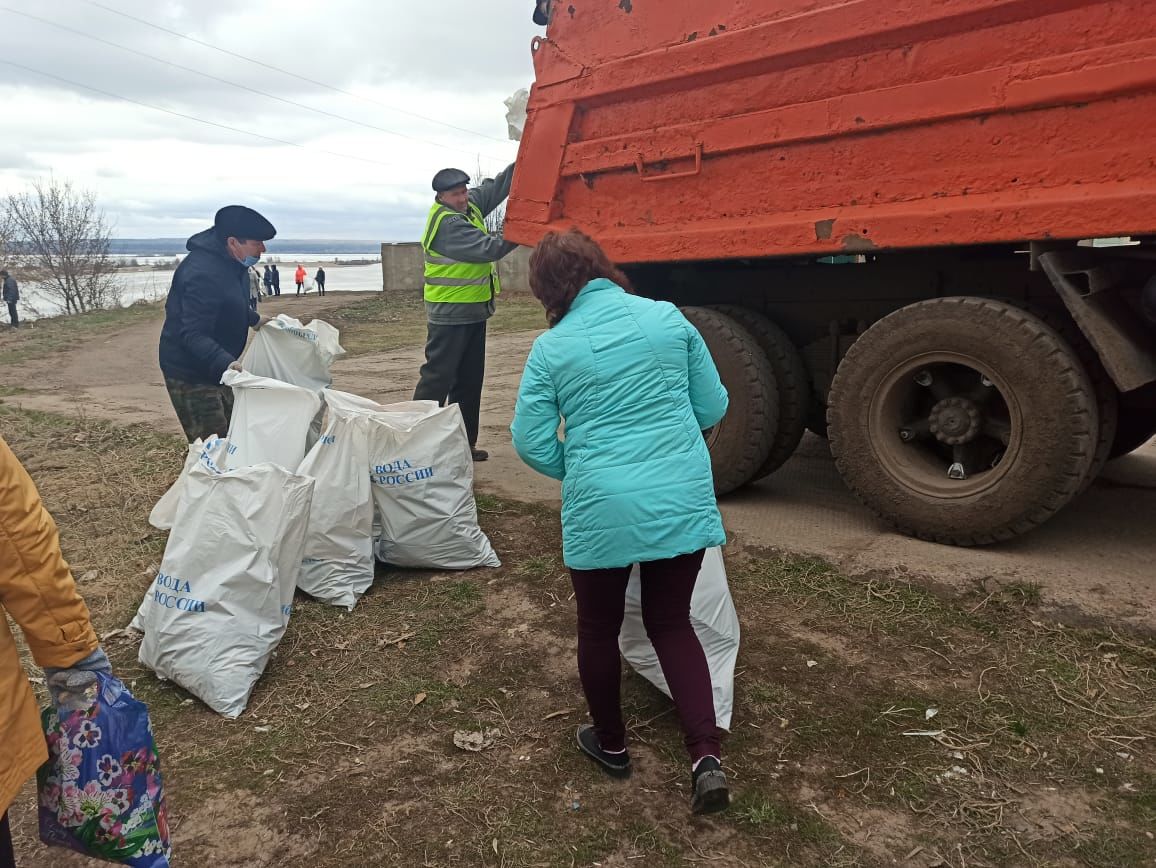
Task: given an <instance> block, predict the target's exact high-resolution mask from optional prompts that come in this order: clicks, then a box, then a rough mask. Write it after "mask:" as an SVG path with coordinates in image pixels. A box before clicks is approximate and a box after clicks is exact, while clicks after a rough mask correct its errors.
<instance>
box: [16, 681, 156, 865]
mask: <svg viewBox="0 0 1156 868" xmlns="http://www.w3.org/2000/svg"><path fill="white" fill-rule="evenodd" d="M89 698H90V700H91V701H89V702H87V703H86V704H85V705H86V707H85V708H83V710H81V711H74V712H72V713H71V714H69V715H68V717H66V718H65V719H64V720H63V721H61V720H60V719H59V718H58V716H57V712H56V710H55V709H54V708H51V707H49V708H46V709H45V710H44V712H43V716H42V718H43V723H44V732H45V736H46V737H47V739H48V762H46V763H45V764H44V765H42V766H41V767H40V770H39V772H37V776H36V778H37V784H38V785H39V793H38V796H39V803H40V808H39V815H40V840H41V841H43V842H44V843H45V844H48V845H49V846H54V847H67V848H68V849H70V850H75V851H77V852H78V853H83V854H84V855H85V856H91V857H93V858H97V859H105V860H107V861H109V862H118V863H120V864H123V865H131V866H133V868H169V856H170V854H171V851H172V848H171V847H170V845H169V828H168V823H167V821H166V818H165V799H164V785H163V784H162V783H161V771H160V761H159V760H158V759H157V753H156V745H155V744H154V742H153V734H152V725H151V724H150V722H149V716H148V709H147V708H146V707H145V705H144V704H143V703H141V702H138V701H137V700H136V699H134V698H133V696H132V694H131V693H129V692H128V689H127V688H126V687H125V686H124V685H123V684H122V683H121V682H120V681H119V680H117V679H116V678H115V677H113V676H111V675H104V674H100V673H97V682H96V684H95V685H94V686H93V687H92V688H91V696H90V697H89Z"/></svg>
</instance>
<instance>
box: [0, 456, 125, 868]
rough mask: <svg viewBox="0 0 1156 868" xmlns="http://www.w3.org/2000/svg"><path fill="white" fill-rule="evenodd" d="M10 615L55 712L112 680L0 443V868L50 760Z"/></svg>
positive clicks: (28, 488) (26, 479)
mask: <svg viewBox="0 0 1156 868" xmlns="http://www.w3.org/2000/svg"><path fill="white" fill-rule="evenodd" d="M5 614H7V615H9V616H11V618H12V620H13V621H15V622H16V624H17V626H18V627H19V628H20V630H21V632H22V633H23V634H24V638H25V640H26V641H27V643H28V649H29V650H30V651H31V652H32V657H33V659H34V660H35V661H36V663H37V664H39V665H40V666H42V667H44V675H45V680H46V683H47V685H48V690H49V693H50V694H51V695H52V701H53V703H54V704H55V705H56V707H57V709H58V710H61V711H63V713H65V714H67V713H68V711H69V710H71V706H70V705H69V704H68V698H69V696H76V695H78V694H79V693H82V692H83V689H84V687H85V686H86V685H91V684H93V683H95V681H96V676H95V674H93V673H95V672H104V673H106V674H111V672H112V670H111V667H110V666H109V662H108V657H107V656H105V653H104V651H103V650H101V647H100V642H99V641H98V640H97V637H96V633H95V631H94V630H93V629H92V621H91V620H90V619H89V615H88V607H87V606H86V605H85V604H84V600H82V599H81V597H80V594H78V593H77V590H76V583H75V582H74V581H73V578H72V573H71V572H70V571H69V568H68V564H67V563H66V562H65V560H64V556H63V555H62V554H61V552H60V537H59V535H58V534H57V531H56V524H55V522H53V520H52V516H50V515H49V514H48V511H47V510H46V509H45V508H44V504H43V503H42V502H41V500H40V493H39V492H38V491H37V490H36V485H35V484H34V483H33V482H32V478H31V477H30V476H29V475H28V473H27V471H25V469H24V467H23V466H22V465H21V464H20V462H19V460H18V459H17V458H16V456H15V455H13V454H12V450H11V449H9V448H8V444H7V443H5V442H4V439H3V438H2V437H0V745H3V748H2V749H0V866H5V865H14V864H15V856H14V854H13V852H12V833H11V829H10V827H9V822H8V809H9V807H11V805H12V802H13V801H14V800H15V798H16V795H17V794H18V793H19V792H20V788H21V787H22V786H23V785H24V782H25V781H26V780H28V779H29V778H30V777H32V776H33V775H34V774H35V773H36V769H37V768H39V767H40V766H41V765H42V764H43V763H44V762H45V761H46V760H47V759H48V747H47V743H46V741H45V738H44V730H43V729H42V728H41V725H40V710H39V708H38V707H37V703H36V696H35V694H33V692H32V686H31V684H29V682H28V677H27V675H26V674H25V672H24V669H23V667H22V666H21V665H20V655H19V653H18V651H17V649H16V639H15V637H14V636H13V635H12V632H11V630H10V629H9V627H8V619H7V618H6V617H5Z"/></svg>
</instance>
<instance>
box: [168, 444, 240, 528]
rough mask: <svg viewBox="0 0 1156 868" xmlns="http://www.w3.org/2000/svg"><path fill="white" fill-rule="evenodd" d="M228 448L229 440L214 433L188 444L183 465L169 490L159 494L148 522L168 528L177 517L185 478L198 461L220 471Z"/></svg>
mask: <svg viewBox="0 0 1156 868" xmlns="http://www.w3.org/2000/svg"><path fill="white" fill-rule="evenodd" d="M228 448H229V441H228V440H225V439H224V438H222V437H217V436H216V435H214V436H212V437H210V438H209V439H208V440H201V439H200V438H199V437H198V438H197V439H196V440H194V441H193V442H192V443H190V444H189V453H188V455H186V456H185V466H184V467H183V468H182V469H181V474H180V476H178V477H177V480H176V482H174V483H173V484H172V485H171V486H169V490H168V491H166V492H165V493H164V494H162V495H161V499H160V500H158V501H157V502H156V505H155V506H154V507H153V510H152V512H150V513H149V524H151V525H152V526H153V527H155V528H156V529H157V530H169V529H170V528H171V527H172V526H173V522H174V521H176V517H177V504H178V503H179V502H180V499H181V492H182V491H184V488H185V478H186V477H187V476H188V475H189V473H190V471H192V469H193V467H194V466H195V465H197V464H198V463H200V464H203V465H204V466H206V467H208V468H209V469H210V470H213V471H216V472H220V471H223V470H224V469H225V465H226V461H225V460H224V459H225V454H226V452H227V450H228Z"/></svg>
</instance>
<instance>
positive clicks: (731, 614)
mask: <svg viewBox="0 0 1156 868" xmlns="http://www.w3.org/2000/svg"><path fill="white" fill-rule="evenodd" d="M641 595H642V586H641V584H640V582H639V573H638V566H637V564H636V565H635V567H634V569H633V570H632V571H631V573H630V582H629V584H628V585H627V586H626V617H625V618H624V619H623V621H622V630H621V631H620V632H619V634H618V647H619V648H620V649H621V651H622V656H623V657H625V658H626V660H627V661H628V662H629V663H630V665H631V666H633V667H634V670H635V671H636V672H637V673H638V674H639V675H641V676H642V677H643V678H645V679H646V680H647V681H649V682H650V683H651V684H653V685H654V686H655V687H657V688H658V689H659V690H661V691H662V692H663V693H665V694H666V695H667V696H670V689H669V688H668V687H667V685H666V678H665V677H664V676H663V674H662V667H661V666H660V665H659V664H658V655H657V654H655V653H654V646H653V645H651V644H650V639H649V638H648V637H647V635H646V627H644V626H643V623H642V600H641ZM690 622H691V624H693V625H694V631H695V633H697V634H698V640H699V642H701V643H702V650H703V651H704V652H706V662H707V666H709V667H710V680H711V685H712V686H713V688H714V715H715V722H716V723H717V724H718V725H719V726H720V727H722V728H723V729H726V730H729V729H730V728H731V712H732V711H733V709H734V703H735V659H736V658H737V657H738V653H739V618H738V615H737V614H736V613H735V604H734V601H733V600H732V599H731V592H730V588H728V587H727V573H726V567H725V566H724V565H723V557H722V549H719V548H717V547H716V548H709V549H707V550H706V554H705V555H704V556H703V559H702V569H701V570H699V574H698V581H697V582H696V583H695V586H694V594H693V595H692V596H691V600H690Z"/></svg>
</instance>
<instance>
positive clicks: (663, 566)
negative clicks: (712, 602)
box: [570, 551, 721, 762]
mask: <svg viewBox="0 0 1156 868" xmlns="http://www.w3.org/2000/svg"><path fill="white" fill-rule="evenodd" d="M702 557H703V553H702V552H701V551H697V552H695V553H694V554H689V555H681V556H679V557H677V558H670V559H668V560H662V561H649V562H647V563H644V564H641V565H640V569H641V574H642V575H641V579H642V622H643V624H644V625H645V626H646V635H647V636H649V637H650V641H651V643H652V644H653V645H654V650H655V651H656V652H657V654H658V662H659V664H660V665H661V666H662V674H663V675H664V676H665V677H666V683H667V685H668V686H669V687H670V694H671V697H672V698H673V699H674V705H675V707H676V708H677V709H678V716H679V720H680V721H681V722H682V730H683V733H685V735H686V749H687V751H688V752H689V753H690V758H691V761H692V762H697V761H698V760H700V759H701V758H702V757H704V756H716V757H721V753H720V746H719V731H718V727H717V726H716V724H715V717H714V696H713V693H712V690H711V683H710V670H709V669H708V668H707V664H706V655H705V654H704V653H703V650H702V645H701V644H700V643H699V641H698V636H696V635H695V632H694V627H692V626H691V623H690V597H691V594H692V593H693V592H694V583H695V580H697V579H698V571H699V568H700V567H701V566H702ZM570 578H571V580H572V581H573V583H574V595H575V599H576V600H577V602H578V675H579V676H580V677H581V679H582V690H583V692H585V694H586V703H587V704H588V705H589V706H590V716H591V718H593V720H594V731H595V732H596V733H597V734H598V743H599V744H600V745H601V746H602V749H603V750H608V751H618V750H622V749H623V748H624V747H626V725H625V724H624V723H623V721H622V705H621V700H620V696H619V689H620V684H621V680H622V661H621V658H620V657H619V653H618V631H619V630H620V629H621V628H622V617H623V613H624V611H625V608H626V584H627V581H628V580H629V578H630V567H616V568H613V569H605V570H571V571H570Z"/></svg>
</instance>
